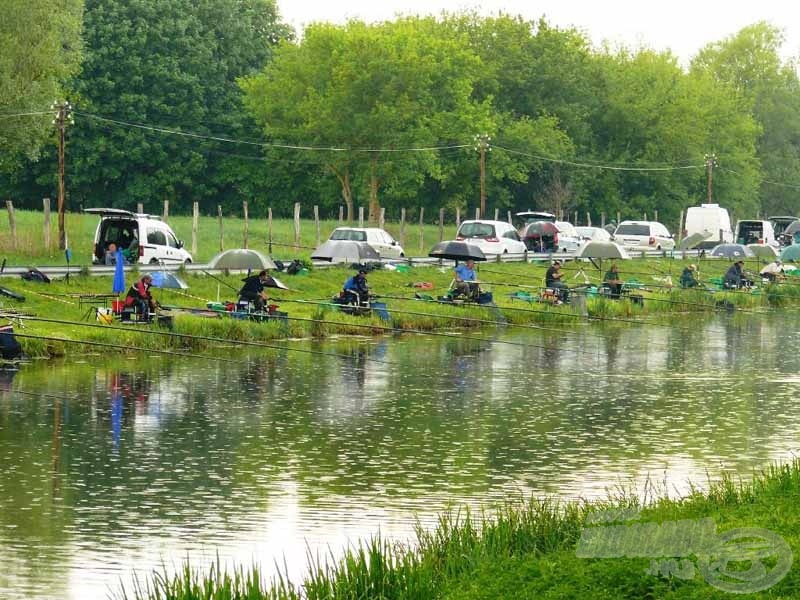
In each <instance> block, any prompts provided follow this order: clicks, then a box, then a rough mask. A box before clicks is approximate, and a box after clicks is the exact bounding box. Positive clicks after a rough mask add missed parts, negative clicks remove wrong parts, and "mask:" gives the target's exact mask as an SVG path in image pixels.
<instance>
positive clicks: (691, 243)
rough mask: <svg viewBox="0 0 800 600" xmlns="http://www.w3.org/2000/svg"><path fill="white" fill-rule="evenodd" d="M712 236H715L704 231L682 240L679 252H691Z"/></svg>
mask: <svg viewBox="0 0 800 600" xmlns="http://www.w3.org/2000/svg"><path fill="white" fill-rule="evenodd" d="M712 235H714V234H713V233H711V232H709V231H703V232H702V233H693V234H692V235H690V236H689V237H685V238H683V239H682V240H681V243H680V244H679V245H678V250H691V249H692V248H694V247H696V246H697V245H698V244H699V243H701V242H704V241H705V240H707V239H708V238H709V237H711V236H712Z"/></svg>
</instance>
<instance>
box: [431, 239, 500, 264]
mask: <svg viewBox="0 0 800 600" xmlns="http://www.w3.org/2000/svg"><path fill="white" fill-rule="evenodd" d="M428 256H432V257H433V258H446V259H449V260H486V256H485V255H484V253H483V251H482V250H481V249H480V248H478V247H477V246H475V245H473V244H468V243H467V242H439V243H438V244H436V245H435V246H434V247H433V248H432V249H431V251H430V252H428Z"/></svg>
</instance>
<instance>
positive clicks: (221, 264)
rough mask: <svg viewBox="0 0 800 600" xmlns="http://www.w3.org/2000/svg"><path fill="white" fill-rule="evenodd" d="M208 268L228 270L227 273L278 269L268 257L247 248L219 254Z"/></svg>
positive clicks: (210, 262)
mask: <svg viewBox="0 0 800 600" xmlns="http://www.w3.org/2000/svg"><path fill="white" fill-rule="evenodd" d="M208 267H209V268H210V269H228V270H229V271H262V270H264V269H277V268H278V267H277V266H276V265H275V263H274V262H273V261H272V259H271V258H270V257H269V256H265V255H264V254H262V253H261V252H259V251H258V250H250V249H248V248H236V249H234V250H225V251H224V252H220V253H219V254H217V255H216V256H215V257H214V258H212V259H211V261H209V263H208Z"/></svg>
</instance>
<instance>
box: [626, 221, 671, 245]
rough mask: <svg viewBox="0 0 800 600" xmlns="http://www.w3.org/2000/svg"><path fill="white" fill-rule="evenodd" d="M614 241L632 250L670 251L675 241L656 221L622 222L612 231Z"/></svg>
mask: <svg viewBox="0 0 800 600" xmlns="http://www.w3.org/2000/svg"><path fill="white" fill-rule="evenodd" d="M614 241H615V242H616V243H618V244H619V245H620V246H623V247H625V248H633V249H639V250H641V249H648V248H649V249H651V250H672V249H673V248H674V247H675V240H674V239H672V235H671V234H670V232H669V231H667V228H666V227H664V226H663V225H662V224H661V223H659V222H657V221H623V222H622V223H620V224H619V225H617V229H616V230H615V231H614Z"/></svg>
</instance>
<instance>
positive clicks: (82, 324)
mask: <svg viewBox="0 0 800 600" xmlns="http://www.w3.org/2000/svg"><path fill="white" fill-rule="evenodd" d="M1 315H2V313H0V316H1ZM17 318H24V319H26V320H30V321H39V322H42V323H56V324H59V325H73V326H77V327H90V328H98V329H105V330H111V331H129V332H135V333H142V334H150V335H160V336H166V337H173V338H179V339H188V340H203V341H210V342H221V343H225V344H236V345H242V346H254V347H257V348H269V349H272V350H288V351H291V352H302V353H304V354H313V355H323V356H333V357H335V358H352V356H351V355H349V354H341V353H336V352H323V351H322V350H308V349H306V348H290V347H287V346H280V345H274V344H267V343H265V342H255V341H251V340H231V339H226V338H220V337H213V336H204V335H192V334H188V333H175V332H172V331H158V330H155V329H139V328H130V327H115V326H114V325H102V324H98V323H86V322H83V321H66V320H62V319H51V318H47V317H36V316H26V317H17ZM14 335H15V336H16V335H22V334H18V333H16V332H15V333H14ZM43 339H47V338H43ZM97 343H98V344H100V342H97ZM109 346H110V347H116V348H119V347H118V346H114V345H113V344H109ZM125 347H126V348H128V346H125ZM131 349H133V350H138V349H142V350H149V349H146V348H136V347H131ZM153 352H164V353H168V354H169V353H171V352H170V351H167V350H161V351H158V350H153ZM186 356H195V355H192V354H186ZM197 356H200V357H202V358H209V357H205V356H203V355H197ZM369 360H371V361H372V362H377V363H380V364H385V365H389V366H394V365H395V363H393V362H391V361H385V360H380V359H377V358H374V359H369ZM230 362H238V361H230Z"/></svg>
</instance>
